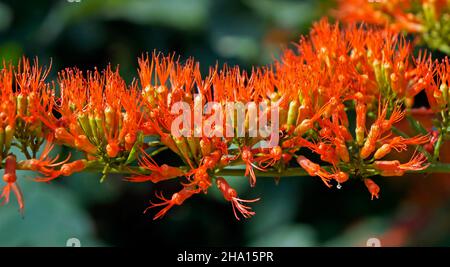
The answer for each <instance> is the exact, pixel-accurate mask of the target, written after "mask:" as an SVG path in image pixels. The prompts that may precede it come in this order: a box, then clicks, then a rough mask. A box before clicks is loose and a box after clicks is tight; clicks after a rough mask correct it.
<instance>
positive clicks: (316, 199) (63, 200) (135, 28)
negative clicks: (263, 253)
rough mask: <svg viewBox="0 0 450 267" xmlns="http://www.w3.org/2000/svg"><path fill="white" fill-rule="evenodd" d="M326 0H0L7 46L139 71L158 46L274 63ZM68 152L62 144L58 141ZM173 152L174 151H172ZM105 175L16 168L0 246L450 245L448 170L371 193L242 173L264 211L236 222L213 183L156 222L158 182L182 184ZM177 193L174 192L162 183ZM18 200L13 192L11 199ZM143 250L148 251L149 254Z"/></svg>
mask: <svg viewBox="0 0 450 267" xmlns="http://www.w3.org/2000/svg"><path fill="white" fill-rule="evenodd" d="M331 5H332V4H331V3H330V2H329V1H314V0H311V1H287V0H281V1H280V0H241V1H230V0H215V1H208V0H149V1H145V0H130V1H126V0H123V1H122V0H81V2H79V3H77V2H70V1H67V0H59V1H17V0H16V1H1V2H0V56H1V57H2V58H4V59H7V60H12V61H14V62H17V60H18V59H19V58H20V57H21V56H22V55H26V56H28V57H35V56H38V57H39V61H40V63H41V64H46V65H48V64H49V62H50V59H51V61H52V72H51V75H52V76H53V77H55V76H56V73H57V71H58V70H60V69H62V68H64V67H71V66H77V67H78V68H80V69H83V70H85V69H93V68H94V67H95V66H97V67H99V68H104V67H105V66H106V65H107V64H109V63H111V64H112V65H113V66H115V65H120V70H121V71H120V72H121V74H122V76H123V77H124V78H125V79H126V80H127V81H128V82H131V81H132V80H133V79H134V78H135V77H136V76H137V73H136V69H137V57H139V56H140V55H141V54H142V53H145V52H151V51H153V50H156V51H162V52H165V53H167V52H176V53H177V55H180V57H181V60H184V59H186V58H187V57H194V58H195V59H196V60H198V61H199V62H201V67H202V69H203V70H206V69H207V68H208V66H209V65H213V64H215V63H216V62H218V63H219V64H223V63H225V62H226V63H228V64H230V65H234V64H239V65H240V66H241V67H242V68H244V69H249V68H250V67H251V66H252V65H262V64H268V63H270V62H271V61H272V59H273V58H274V57H277V55H278V53H279V52H280V50H281V49H283V48H285V47H287V46H289V45H290V43H291V42H293V41H297V40H298V39H299V37H300V34H302V33H307V32H308V29H309V27H310V26H311V23H312V21H314V20H317V19H319V18H320V17H321V16H323V15H327V14H328V11H329V9H330V7H331ZM61 153H62V152H61ZM166 157H170V155H166ZM99 176H100V175H98V174H86V173H82V174H76V175H73V176H71V177H65V178H62V179H60V180H58V181H56V182H53V183H52V184H38V183H34V182H32V181H31V178H32V177H33V176H32V174H31V173H24V174H23V175H22V176H21V177H22V178H21V179H20V182H19V183H20V184H21V186H22V187H23V191H24V194H25V201H26V211H25V217H24V218H23V219H22V218H21V217H20V215H19V214H18V212H17V206H16V204H15V203H14V201H12V203H11V204H10V205H7V206H4V207H0V245H1V246H23V245H26V246H48V245H50V246H65V244H66V240H67V239H68V238H71V237H75V238H78V239H79V240H80V241H81V245H82V246H97V245H112V246H127V245H146V246H147V245H148V246H155V245H162V246H190V245H192V246H194V245H195V246H335V245H339V246H361V245H362V246H365V245H366V241H367V240H368V239H369V238H372V237H375V238H379V239H381V242H382V245H418V246H431V245H445V246H448V245H450V213H449V208H450V202H449V198H448V196H449V194H448V192H449V190H448V188H449V187H450V185H449V182H447V181H446V178H447V180H448V178H449V177H446V176H441V177H438V176H436V175H434V176H424V175H419V176H414V177H412V176H408V177H396V178H375V180H376V182H377V183H378V184H379V185H380V186H381V188H382V189H381V190H382V191H381V198H380V199H379V200H374V201H371V200H370V195H369V193H368V192H367V190H366V188H365V186H364V184H363V183H362V182H361V181H350V182H348V183H346V184H344V185H343V188H342V189H341V190H337V189H335V188H333V189H328V188H327V187H325V186H324V185H323V184H322V182H321V181H320V179H318V178H314V177H296V178H286V179H282V180H281V182H280V183H279V185H276V184H275V182H274V181H273V180H272V179H268V178H260V179H259V180H258V182H257V186H256V188H254V189H250V188H249V186H248V181H247V178H234V179H233V181H232V183H233V185H235V186H236V189H237V190H238V191H239V192H240V195H241V196H242V197H243V198H255V197H261V198H262V199H261V201H259V202H258V203H255V204H254V205H253V206H254V209H255V210H256V212H257V215H256V216H255V217H254V218H252V219H250V220H245V221H237V220H236V219H235V218H234V216H233V213H232V209H231V206H230V204H229V203H227V202H225V201H224V200H223V198H222V197H221V196H220V195H219V193H218V192H217V191H216V190H215V189H212V190H210V192H209V193H208V195H199V196H195V197H193V198H192V199H189V200H188V201H187V202H186V203H185V204H184V205H183V206H182V207H175V208H174V209H173V210H171V211H170V212H169V214H168V216H166V217H165V218H163V219H162V220H158V221H152V214H154V213H151V212H150V213H148V214H143V213H142V211H143V210H144V209H145V208H146V207H147V205H148V201H149V200H150V199H154V192H155V190H159V189H163V188H164V190H165V191H166V192H173V191H174V190H176V189H177V187H176V185H173V184H170V183H166V184H163V185H156V186H154V185H152V184H130V183H126V182H123V181H122V180H121V178H122V177H120V176H110V177H109V178H108V179H107V180H106V181H105V182H104V183H102V184H100V183H99ZM167 194H168V195H170V194H169V193H167ZM12 200H14V199H12ZM143 256H145V255H143Z"/></svg>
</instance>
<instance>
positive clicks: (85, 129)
mask: <svg viewBox="0 0 450 267" xmlns="http://www.w3.org/2000/svg"><path fill="white" fill-rule="evenodd" d="M138 73H139V81H140V82H133V83H132V84H131V85H127V84H126V83H125V82H124V80H123V79H122V78H121V77H120V75H119V71H118V70H113V69H112V68H111V67H108V68H106V69H105V70H103V71H98V70H94V71H92V72H87V73H83V72H82V71H80V70H77V69H65V70H63V71H61V72H60V73H59V76H58V79H57V80H56V81H55V82H51V83H46V82H45V79H46V76H47V75H48V70H46V69H42V68H40V67H39V66H38V64H37V62H35V63H34V64H30V63H29V61H28V60H26V59H24V60H23V61H22V62H21V63H20V65H19V66H18V67H17V68H16V69H14V68H13V67H12V66H11V65H7V64H4V66H3V68H2V70H1V73H0V89H1V90H0V93H1V99H2V104H1V112H0V116H1V118H2V120H1V123H2V124H1V127H0V145H1V146H0V147H1V148H2V150H1V156H2V159H5V160H4V161H3V162H2V166H3V168H4V170H5V174H4V176H3V180H4V182H5V183H6V186H5V187H4V189H3V192H2V195H1V197H2V198H3V199H4V202H8V200H9V194H10V191H11V190H12V191H13V192H14V193H15V194H16V196H17V199H18V202H19V204H20V208H21V209H23V197H22V193H21V192H20V188H19V186H18V184H17V183H16V180H17V177H16V175H15V171H16V170H32V171H36V172H39V173H40V176H41V177H38V178H36V181H41V182H49V181H51V180H53V179H55V178H57V177H59V176H69V175H71V174H73V173H75V172H80V171H98V172H102V174H103V177H102V179H104V178H105V177H106V176H107V175H108V173H112V172H115V173H130V175H128V177H126V178H125V180H127V181H130V182H152V183H158V182H162V181H167V180H177V181H179V182H180V186H181V190H179V191H178V192H176V193H174V194H172V196H171V197H169V198H167V197H165V196H164V195H163V194H162V193H161V194H159V193H158V194H157V197H158V198H159V200H160V201H159V202H157V203H154V202H151V205H150V206H149V208H160V210H159V212H158V213H157V214H156V215H155V217H154V218H155V219H156V218H160V217H162V216H164V215H165V214H166V213H167V212H168V211H169V210H170V209H171V208H172V207H173V206H175V205H182V204H183V203H184V202H185V201H186V200H187V199H189V198H190V197H192V196H194V195H196V194H202V193H205V194H206V193H207V192H208V191H209V190H210V189H211V188H212V187H216V188H217V189H218V190H219V191H220V192H221V193H222V195H223V197H224V199H225V200H226V201H229V202H230V203H231V205H232V208H233V211H234V215H235V217H236V218H237V219H239V218H240V216H242V217H244V218H248V217H251V216H252V215H254V214H255V213H254V211H252V209H251V207H249V206H248V203H252V202H255V201H257V200H258V199H259V198H256V199H252V200H244V199H241V198H239V197H238V194H237V192H236V190H235V189H233V188H232V187H231V186H230V184H229V179H230V178H227V179H228V181H227V179H225V178H224V177H228V175H227V174H229V173H230V167H231V166H241V167H242V176H247V177H248V178H249V183H250V185H251V186H255V184H256V182H257V176H258V175H264V176H272V177H274V178H277V177H283V176H286V175H288V174H289V175H296V176H301V175H309V176H313V177H316V176H317V177H318V178H320V180H321V181H322V182H323V183H324V184H325V185H326V186H328V187H332V186H333V185H337V188H340V187H341V184H343V183H345V182H347V181H348V180H349V179H350V178H351V179H352V180H360V181H362V184H364V185H365V186H366V187H367V189H368V190H369V192H370V194H371V195H372V198H373V197H377V198H378V195H379V191H380V188H379V187H378V186H377V185H376V183H375V182H374V181H373V180H372V178H371V177H373V176H376V175H381V176H402V175H404V174H405V173H406V172H411V171H422V170H424V169H426V168H427V167H428V166H429V162H431V161H432V160H433V159H432V156H431V155H430V152H434V151H433V150H434V149H436V148H437V147H439V146H437V145H436V144H435V143H437V139H439V138H435V136H436V134H435V133H436V131H435V130H433V129H424V128H423V127H422V128H420V127H419V126H420V123H418V122H416V124H417V125H416V128H418V129H420V131H418V132H417V134H416V135H414V136H410V137H409V136H406V135H405V134H403V133H402V132H400V131H399V130H398V129H396V128H395V124H396V123H398V122H400V121H402V120H403V119H404V118H405V117H410V116H411V114H413V113H414V109H413V105H414V98H415V96H416V95H418V94H419V93H421V92H425V93H426V95H427V97H428V102H429V104H430V112H433V113H436V119H437V120H438V121H440V122H441V124H440V125H441V126H442V127H441V128H442V129H443V128H444V126H447V125H446V123H447V121H448V120H447V118H448V116H449V115H448V114H444V113H448V105H449V103H450V102H449V101H450V96H449V88H448V82H449V75H450V65H449V60H448V59H445V60H444V61H442V62H434V61H432V59H431V58H430V56H428V54H427V53H426V52H422V53H421V54H420V56H419V57H417V58H416V57H414V56H413V55H412V51H411V45H410V44H409V43H408V42H407V41H406V40H405V39H404V38H402V37H401V36H399V35H398V34H396V33H394V32H393V31H390V30H385V29H377V28H363V27H357V26H354V25H352V26H347V27H344V28H341V27H340V26H339V25H338V24H330V23H329V22H328V21H327V20H322V21H320V22H318V23H316V24H315V25H314V27H313V29H312V31H311V33H310V35H309V37H303V38H302V39H301V40H300V41H299V42H298V43H297V45H296V48H295V49H287V50H285V51H284V52H283V54H282V56H281V58H280V59H279V60H277V61H276V62H274V63H273V64H272V65H271V66H266V67H255V68H253V69H252V70H251V71H250V72H247V71H243V70H240V69H239V67H230V66H223V67H221V68H220V67H218V66H214V67H211V68H210V69H209V72H208V73H207V74H206V75H204V74H202V73H201V72H200V68H199V63H197V62H195V61H194V60H193V59H188V60H186V61H184V62H183V63H181V62H180V61H179V60H177V59H176V58H175V57H174V56H173V55H170V56H164V55H161V54H157V53H153V54H152V55H151V56H149V55H146V56H143V57H141V58H140V59H139V71H138ZM56 89H58V90H56ZM57 92H58V93H57ZM180 102H182V103H184V105H185V107H186V108H187V109H191V110H196V109H200V110H201V111H202V110H203V109H204V104H206V103H214V105H213V106H212V110H210V112H200V114H201V118H200V124H198V123H195V122H194V121H191V120H186V121H184V123H186V124H188V127H186V129H185V130H186V131H185V132H184V134H183V135H179V134H175V133H174V131H173V130H174V124H176V122H177V121H178V120H179V114H178V113H177V112H174V107H175V105H176V104H177V103H180ZM230 102H231V103H243V104H244V105H245V104H247V103H256V104H264V106H265V107H266V108H265V110H262V111H261V110H257V108H256V106H251V105H249V106H248V108H247V109H245V110H244V112H243V113H242V114H239V112H238V111H237V110H232V111H228V112H225V113H223V112H219V111H220V110H225V109H226V106H227V103H230ZM274 109H277V112H276V113H272V111H273V110H274ZM258 112H261V113H262V114H263V115H264V116H262V117H259V118H258V120H259V121H257V123H258V124H262V118H265V120H267V121H268V122H270V123H272V124H274V123H277V124H279V125H278V126H279V127H276V132H275V134H276V136H277V138H276V140H277V141H276V143H275V144H272V145H271V146H263V145H261V144H262V142H264V141H269V140H268V139H269V138H272V137H273V135H272V136H271V137H267V136H265V135H262V134H256V135H253V134H252V127H254V126H252V125H253V123H252V118H254V116H253V115H254V114H255V113H258ZM274 114H276V115H274ZM239 116H241V117H242V118H243V120H244V124H243V126H242V127H241V128H240V126H239V125H237V122H236V121H238V119H237V120H231V122H230V120H227V118H229V117H231V118H238V117H239ZM207 123H209V127H210V128H211V129H212V132H213V133H221V132H223V130H224V129H232V132H233V133H236V134H235V135H231V136H228V135H227V136H223V135H220V134H212V135H211V134H208V133H206V132H205V127H204V126H205V124H207ZM238 131H240V134H237V132H238ZM438 136H439V137H440V136H441V132H440V133H438ZM441 142H442V140H441ZM55 144H58V145H63V146H67V147H71V148H73V149H75V150H78V151H81V152H83V153H84V155H85V158H84V159H78V160H74V161H71V159H70V157H68V158H66V159H63V160H59V159H58V158H51V157H50V151H51V150H52V148H53V146H54V145H55ZM423 144H426V145H427V146H421V145H423ZM11 146H17V147H18V148H19V149H21V151H22V152H23V153H24V155H25V157H26V159H25V160H21V161H18V162H17V161H16V156H15V155H13V154H12V153H10V147H11ZM41 146H43V147H44V148H43V150H42V152H40V153H39V148H40V147H41ZM409 148H412V151H414V153H413V155H412V156H411V158H410V160H409V161H406V162H403V163H402V162H400V161H399V160H396V159H393V158H395V157H396V155H397V154H396V153H398V152H403V151H406V150H408V149H409ZM164 149H168V150H170V151H171V152H172V153H173V155H176V156H177V157H178V158H179V159H180V160H181V161H182V162H184V165H183V166H169V165H167V164H165V163H158V162H157V161H156V160H155V159H154V155H156V154H157V153H159V152H160V151H162V150H164ZM412 151H410V152H412ZM38 154H39V155H38ZM135 161H137V162H138V164H139V166H138V167H136V166H133V162H135ZM237 170H240V169H237ZM232 171H236V169H233V170H232Z"/></svg>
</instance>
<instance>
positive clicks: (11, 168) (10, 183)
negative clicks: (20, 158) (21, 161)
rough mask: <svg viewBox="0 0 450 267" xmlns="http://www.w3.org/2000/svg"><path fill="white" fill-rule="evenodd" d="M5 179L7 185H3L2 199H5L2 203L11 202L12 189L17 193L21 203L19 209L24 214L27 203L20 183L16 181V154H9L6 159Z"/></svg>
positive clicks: (18, 200) (0, 196)
mask: <svg viewBox="0 0 450 267" xmlns="http://www.w3.org/2000/svg"><path fill="white" fill-rule="evenodd" d="M3 181H4V182H5V183H6V185H5V186H4V187H3V190H2V194H1V195H0V199H3V201H2V203H1V205H4V204H7V203H8V202H9V195H10V192H11V190H12V191H13V193H14V194H15V195H16V198H17V202H18V203H19V211H20V213H21V214H22V215H23V211H24V208H25V204H24V201H23V194H22V191H21V190H20V187H19V185H18V184H17V183H16V181H17V176H16V156H14V155H8V156H7V157H6V160H5V173H4V174H3Z"/></svg>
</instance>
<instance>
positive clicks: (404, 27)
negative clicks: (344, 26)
mask: <svg viewBox="0 0 450 267" xmlns="http://www.w3.org/2000/svg"><path fill="white" fill-rule="evenodd" d="M334 15H335V16H336V17H337V18H338V19H339V20H341V21H343V22H351V23H353V22H363V23H368V24H374V25H380V26H386V25H387V26H388V27H389V28H391V29H392V30H395V31H405V32H408V33H418V34H420V36H421V37H422V38H423V40H424V41H425V42H426V43H427V45H428V46H429V47H430V48H433V49H438V50H441V51H442V52H444V53H446V54H450V45H449V43H450V1H448V0H373V1H372V0H338V9H337V10H336V11H335V12H334Z"/></svg>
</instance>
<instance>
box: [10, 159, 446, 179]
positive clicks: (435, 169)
mask: <svg viewBox="0 0 450 267" xmlns="http://www.w3.org/2000/svg"><path fill="white" fill-rule="evenodd" d="M104 168H105V165H104V164H99V163H98V162H90V163H89V164H88V166H87V167H86V168H85V169H84V171H86V172H97V173H101V172H102V171H104ZM180 168H185V167H180ZM323 168H324V169H326V170H330V169H331V168H330V167H329V166H325V167H323ZM17 170H29V169H27V168H25V167H23V165H22V164H20V162H19V164H18V165H17ZM186 170H187V169H186ZM108 173H109V174H123V175H129V174H143V175H146V174H151V171H149V170H146V169H144V168H142V167H138V166H123V167H110V169H109V170H108ZM244 173H245V170H244V169H229V168H225V169H222V170H219V171H218V172H216V173H215V175H216V176H240V177H242V176H244ZM409 173H450V164H448V163H432V164H430V165H429V166H428V168H426V169H425V170H420V171H411V172H409ZM255 175H256V177H271V178H275V177H302V176H309V175H308V173H307V172H306V171H305V170H303V169H302V168H287V169H285V170H283V171H278V170H275V169H268V170H267V171H264V172H263V171H258V170H255ZM373 175H376V172H374V174H373Z"/></svg>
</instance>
